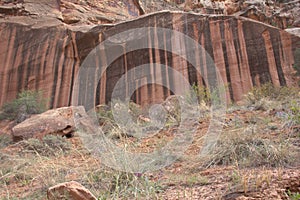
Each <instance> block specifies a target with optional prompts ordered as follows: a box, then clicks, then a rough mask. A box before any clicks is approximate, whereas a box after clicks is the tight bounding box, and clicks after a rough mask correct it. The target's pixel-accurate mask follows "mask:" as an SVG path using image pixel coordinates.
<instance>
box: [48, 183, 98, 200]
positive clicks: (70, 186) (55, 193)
mask: <svg viewBox="0 0 300 200" xmlns="http://www.w3.org/2000/svg"><path fill="white" fill-rule="evenodd" d="M47 198H48V200H63V199H72V200H96V199H97V198H96V197H95V196H94V195H93V194H92V193H91V192H90V191H89V190H88V189H86V188H85V187H83V186H82V185H81V184H80V183H78V182H76V181H70V182H65V183H60V184H58V185H55V186H53V187H51V188H49V189H48V191H47Z"/></svg>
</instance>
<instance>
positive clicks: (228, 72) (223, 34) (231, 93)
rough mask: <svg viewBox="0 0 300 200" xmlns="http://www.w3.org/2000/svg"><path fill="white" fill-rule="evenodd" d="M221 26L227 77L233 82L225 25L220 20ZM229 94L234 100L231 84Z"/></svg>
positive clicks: (229, 81)
mask: <svg viewBox="0 0 300 200" xmlns="http://www.w3.org/2000/svg"><path fill="white" fill-rule="evenodd" d="M219 26H220V32H221V38H222V50H223V54H224V62H225V69H226V78H227V81H228V83H231V78H230V70H229V64H228V56H229V55H228V54H227V49H226V43H225V33H224V31H225V27H224V21H220V22H219ZM229 94H230V99H231V100H233V91H232V87H231V86H229Z"/></svg>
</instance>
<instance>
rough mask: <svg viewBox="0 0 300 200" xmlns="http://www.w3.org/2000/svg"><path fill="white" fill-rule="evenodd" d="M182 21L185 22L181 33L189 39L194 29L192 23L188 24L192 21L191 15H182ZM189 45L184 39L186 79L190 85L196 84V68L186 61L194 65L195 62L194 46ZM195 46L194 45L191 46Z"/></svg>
mask: <svg viewBox="0 0 300 200" xmlns="http://www.w3.org/2000/svg"><path fill="white" fill-rule="evenodd" d="M183 17H184V19H183V20H184V21H185V26H184V27H183V33H184V34H185V35H188V34H190V35H189V37H191V38H193V35H191V33H194V27H193V24H192V23H189V22H190V21H192V20H193V16H192V15H184V16H183ZM189 45H190V44H188V42H187V41H186V38H185V49H186V57H187V61H186V63H187V67H188V79H189V83H190V84H197V71H196V67H197V66H193V65H192V64H191V63H190V62H188V61H192V62H194V63H196V60H195V56H197V55H195V48H196V46H193V47H190V46H189ZM193 45H196V44H193Z"/></svg>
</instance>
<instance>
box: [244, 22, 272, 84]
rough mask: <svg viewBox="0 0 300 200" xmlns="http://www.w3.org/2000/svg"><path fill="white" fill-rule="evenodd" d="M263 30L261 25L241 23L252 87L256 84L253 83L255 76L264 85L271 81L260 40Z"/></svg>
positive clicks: (262, 41)
mask: <svg viewBox="0 0 300 200" xmlns="http://www.w3.org/2000/svg"><path fill="white" fill-rule="evenodd" d="M264 29H265V27H263V26H262V25H261V24H255V23H251V22H248V21H247V22H245V23H243V30H244V36H245V43H246V47H247V56H248V62H249V67H250V72H251V78H252V82H253V83H254V85H257V84H258V83H256V81H255V77H256V76H259V81H260V83H266V82H268V81H270V80H271V79H270V72H269V69H268V60H267V58H266V56H267V54H266V49H265V48H264V40H263V38H262V32H263V31H264ZM254 30H255V31H254Z"/></svg>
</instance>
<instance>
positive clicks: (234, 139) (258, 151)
mask: <svg viewBox="0 0 300 200" xmlns="http://www.w3.org/2000/svg"><path fill="white" fill-rule="evenodd" d="M292 148H293V147H292V145H290V144H289V141H288V140H280V141H271V140H269V139H264V138H262V137H261V136H259V135H258V134H251V133H240V132H237V131H235V132H231V133H226V134H225V135H223V136H222V137H221V138H220V139H219V141H218V143H217V145H216V147H215V149H214V150H213V152H211V154H210V155H209V156H207V158H206V161H205V164H204V166H205V167H210V166H214V165H234V164H238V165H239V166H242V167H258V166H268V167H279V166H287V165H289V164H291V163H292V162H293V160H294V159H296V155H292V153H291V152H293V151H292Z"/></svg>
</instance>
